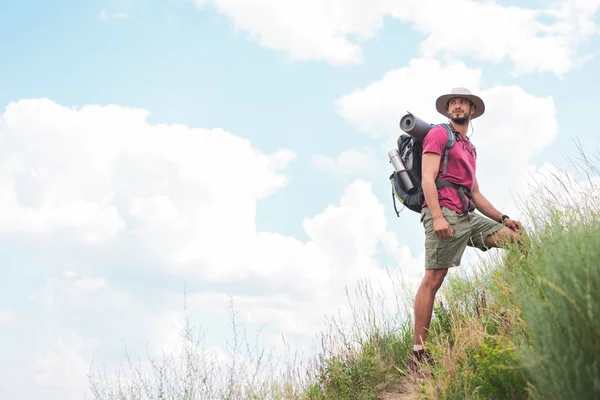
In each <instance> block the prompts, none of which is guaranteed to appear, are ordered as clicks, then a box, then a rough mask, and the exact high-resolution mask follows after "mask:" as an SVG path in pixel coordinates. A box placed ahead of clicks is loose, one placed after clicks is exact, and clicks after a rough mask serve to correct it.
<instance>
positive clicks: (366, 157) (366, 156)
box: [312, 146, 378, 177]
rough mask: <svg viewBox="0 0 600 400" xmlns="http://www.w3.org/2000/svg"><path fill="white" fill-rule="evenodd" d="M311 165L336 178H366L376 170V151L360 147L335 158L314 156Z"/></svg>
mask: <svg viewBox="0 0 600 400" xmlns="http://www.w3.org/2000/svg"><path fill="white" fill-rule="evenodd" d="M312 162H313V164H314V165H315V166H316V167H317V168H321V169H323V170H325V171H327V172H329V173H331V174H333V175H335V176H338V177H366V176H368V175H370V174H372V173H373V172H376V171H378V168H377V150H376V149H374V148H372V147H367V146H364V147H360V148H354V149H349V150H346V151H343V152H341V153H340V154H339V155H338V156H337V157H331V156H324V155H314V156H313V159H312Z"/></svg>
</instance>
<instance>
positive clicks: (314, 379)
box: [90, 158, 600, 400]
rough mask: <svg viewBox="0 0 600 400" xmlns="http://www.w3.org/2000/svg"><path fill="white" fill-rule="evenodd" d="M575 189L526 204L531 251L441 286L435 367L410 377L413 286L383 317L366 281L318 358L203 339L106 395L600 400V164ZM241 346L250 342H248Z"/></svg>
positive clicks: (98, 389)
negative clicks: (222, 355)
mask: <svg viewBox="0 0 600 400" xmlns="http://www.w3.org/2000/svg"><path fill="white" fill-rule="evenodd" d="M580 164H583V167H584V168H585V171H583V172H581V171H580V174H581V175H583V176H586V174H587V175H588V176H595V178H594V179H591V178H590V179H587V180H585V181H584V183H583V184H581V185H579V186H576V185H575V183H574V182H572V181H570V180H567V178H566V175H557V176H556V177H555V179H554V182H548V181H547V180H545V181H544V183H543V186H541V187H539V188H537V189H536V190H533V193H534V196H533V197H532V198H529V199H526V200H525V201H524V208H525V209H526V211H527V215H528V221H527V224H526V226H527V229H528V233H529V237H528V242H527V250H528V255H527V257H525V256H523V255H522V254H521V253H520V252H519V251H518V250H517V249H508V251H506V252H500V253H499V254H500V256H499V257H497V258H496V259H493V260H491V261H488V262H486V263H481V264H480V265H477V266H475V267H474V268H473V269H474V272H473V273H471V274H468V275H467V274H464V273H461V272H460V271H456V272H454V273H452V274H449V275H448V278H447V280H446V282H445V283H444V285H443V286H442V288H441V289H440V292H439V294H438V298H437V299H438V300H437V303H436V307H435V310H434V318H433V321H432V325H431V332H430V338H429V344H428V348H429V349H430V351H431V352H432V354H433V357H434V363H435V364H434V366H432V367H425V368H424V371H425V373H424V374H423V375H421V376H414V375H410V374H407V371H406V366H405V363H406V361H407V360H408V357H409V354H410V351H411V348H412V325H411V320H412V303H411V299H412V298H413V289H411V288H407V287H403V286H402V282H401V281H399V280H397V279H395V278H393V277H390V279H393V280H394V282H395V284H396V285H398V286H397V287H398V298H397V299H392V300H389V299H387V300H386V301H388V302H389V301H396V302H397V304H396V306H397V310H398V315H397V316H395V317H393V318H389V317H388V318H387V319H385V318H382V316H381V314H380V313H379V312H378V305H377V303H378V300H377V293H375V292H374V290H373V289H372V288H371V286H370V285H369V284H367V283H365V284H364V285H362V286H361V288H362V290H361V291H360V292H359V293H357V296H358V300H359V303H355V307H356V310H355V311H356V312H355V319H354V325H353V326H351V327H348V328H344V329H342V328H341V327H339V326H338V325H336V324H335V323H334V322H332V324H331V330H330V331H329V332H326V333H323V336H322V341H321V346H322V349H321V352H320V354H318V355H316V356H315V357H313V363H312V364H310V365H304V366H298V365H295V364H294V363H293V362H290V363H289V364H287V365H284V367H283V368H280V369H277V368H276V367H275V366H274V364H273V360H271V359H269V358H268V355H267V354H265V353H262V352H261V351H260V350H257V351H256V352H254V351H251V350H250V349H249V348H246V347H244V346H243V345H242V344H240V345H239V347H238V348H237V350H236V351H234V354H235V355H238V356H239V357H240V359H245V360H250V361H251V362H249V363H238V364H232V365H219V364H218V363H217V362H216V361H215V360H216V359H210V357H209V354H208V353H207V352H203V351H202V349H201V347H200V343H199V342H194V341H192V340H191V339H193V333H192V331H188V332H187V335H186V337H185V338H186V339H188V340H186V341H184V347H183V353H182V357H181V358H179V359H170V358H167V359H165V360H163V362H162V364H156V365H155V367H154V368H153V370H152V371H150V373H149V374H148V375H143V374H138V372H140V370H139V368H138V367H135V366H133V365H131V368H132V369H131V372H127V373H126V374H125V377H126V378H127V379H128V380H129V381H130V382H129V383H125V382H124V381H122V380H117V381H112V380H110V379H108V378H107V377H106V376H101V375H98V376H96V377H93V378H91V380H90V383H91V386H92V389H93V390H94V392H95V394H96V398H98V399H115V398H119V399H142V398H144V399H145V398H153V399H156V398H169V399H205V398H206V399H208V398H211V399H212V398H219V399H242V398H244V399H245V398H251V399H271V398H273V399H299V398H302V399H340V400H342V399H344V400H350V399H387V400H392V399H417V398H419V399H498V400H499V399H557V400H558V399H561V400H562V399H564V400H567V399H569V400H570V399H597V398H600V295H598V293H597V292H598V290H599V288H600V196H599V194H600V187H599V182H598V178H597V177H598V175H600V174H599V172H600V171H599V170H598V168H597V167H596V166H595V165H594V164H593V163H592V162H590V161H589V160H588V159H585V158H583V159H582V160H580ZM240 343H242V342H240Z"/></svg>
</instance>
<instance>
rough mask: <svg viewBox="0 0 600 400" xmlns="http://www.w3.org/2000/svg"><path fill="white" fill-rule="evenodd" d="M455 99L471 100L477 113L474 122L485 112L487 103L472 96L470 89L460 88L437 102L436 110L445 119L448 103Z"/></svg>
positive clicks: (474, 115) (439, 98)
mask: <svg viewBox="0 0 600 400" xmlns="http://www.w3.org/2000/svg"><path fill="white" fill-rule="evenodd" d="M453 97H465V98H467V99H469V100H471V102H472V103H473V104H474V105H475V112H474V113H473V116H472V117H471V119H472V120H473V119H475V118H477V117H480V116H481V115H482V114H483V113H484V112H485V103H484V102H483V100H481V98H480V97H478V96H475V95H474V94H472V93H471V92H470V91H469V89H466V88H463V87H459V88H454V89H452V90H451V91H450V93H448V94H443V95H441V96H440V97H438V98H437V100H436V102H435V108H436V109H437V110H438V112H439V113H440V114H442V115H443V116H445V117H447V116H448V101H449V100H450V99H451V98H453Z"/></svg>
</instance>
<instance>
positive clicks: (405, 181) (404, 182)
mask: <svg viewBox="0 0 600 400" xmlns="http://www.w3.org/2000/svg"><path fill="white" fill-rule="evenodd" d="M388 157H389V158H390V162H391V163H392V165H393V166H394V170H395V171H396V174H397V175H398V177H399V178H400V185H401V186H402V190H404V191H405V192H406V193H408V194H412V193H413V192H415V191H416V189H415V187H414V185H413V184H412V180H411V179H410V176H409V175H408V172H407V171H406V168H405V167H404V163H403V162H402V159H401V158H400V153H398V150H397V149H393V150H390V151H389V152H388Z"/></svg>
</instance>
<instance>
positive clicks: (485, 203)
mask: <svg viewBox="0 0 600 400" xmlns="http://www.w3.org/2000/svg"><path fill="white" fill-rule="evenodd" d="M471 193H472V196H473V203H475V207H477V209H478V210H479V211H480V212H481V213H482V214H483V215H485V216H486V217H488V218H490V219H493V220H494V221H498V222H500V217H502V213H501V212H500V211H498V210H496V208H495V207H494V206H493V205H492V203H490V202H489V200H488V199H486V198H485V196H484V195H483V194H482V193H481V192H480V191H479V183H478V182H477V178H475V184H474V185H473V190H472V191H471Z"/></svg>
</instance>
